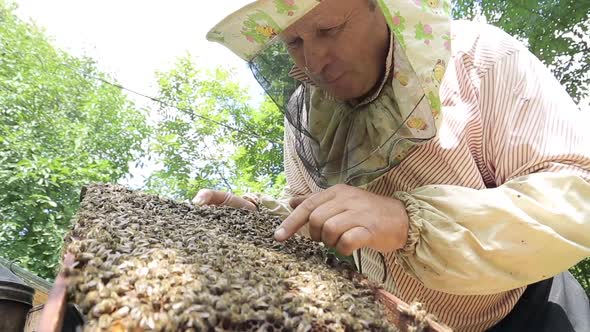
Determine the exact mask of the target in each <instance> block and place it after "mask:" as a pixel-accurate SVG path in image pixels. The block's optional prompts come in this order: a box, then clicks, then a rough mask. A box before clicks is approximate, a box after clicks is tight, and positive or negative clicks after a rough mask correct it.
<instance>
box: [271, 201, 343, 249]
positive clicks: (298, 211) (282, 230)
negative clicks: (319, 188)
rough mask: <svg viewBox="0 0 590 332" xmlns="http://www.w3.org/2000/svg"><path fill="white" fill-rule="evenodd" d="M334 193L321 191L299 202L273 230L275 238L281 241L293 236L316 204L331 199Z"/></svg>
mask: <svg viewBox="0 0 590 332" xmlns="http://www.w3.org/2000/svg"><path fill="white" fill-rule="evenodd" d="M334 195H335V193H334V192H333V191H329V190H326V191H323V192H321V193H317V194H314V195H312V196H310V197H308V198H307V199H306V200H304V201H303V203H301V204H299V205H298V206H297V208H295V210H293V212H291V214H290V215H289V216H288V217H287V219H285V220H284V221H283V223H282V224H281V226H279V228H277V230H276V231H275V240H277V241H279V242H282V241H285V240H287V239H288V238H290V237H291V236H293V234H295V233H297V231H298V230H299V229H300V228H301V227H303V225H305V224H306V223H307V222H308V221H309V215H310V214H311V213H312V212H313V210H315V209H316V208H317V207H318V206H320V205H322V204H324V203H325V202H327V201H329V200H331V199H332V198H333V197H334Z"/></svg>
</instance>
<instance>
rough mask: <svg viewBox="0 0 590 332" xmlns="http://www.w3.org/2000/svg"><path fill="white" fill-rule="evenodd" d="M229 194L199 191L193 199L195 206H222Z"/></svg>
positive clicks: (215, 191) (216, 191)
mask: <svg viewBox="0 0 590 332" xmlns="http://www.w3.org/2000/svg"><path fill="white" fill-rule="evenodd" d="M230 196H231V194H230V193H228V192H225V191H218V190H211V189H201V190H199V192H198V193H197V195H196V196H195V198H194V199H193V203H194V204H196V205H222V204H223V203H224V202H225V201H227V200H229V198H230Z"/></svg>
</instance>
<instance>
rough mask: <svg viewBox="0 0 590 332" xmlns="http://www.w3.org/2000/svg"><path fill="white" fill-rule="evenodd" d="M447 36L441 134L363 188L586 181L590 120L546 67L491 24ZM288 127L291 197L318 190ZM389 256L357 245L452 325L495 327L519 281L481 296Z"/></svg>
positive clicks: (374, 268)
mask: <svg viewBox="0 0 590 332" xmlns="http://www.w3.org/2000/svg"><path fill="white" fill-rule="evenodd" d="M452 35H453V36H452V38H453V39H452V41H453V42H452V57H451V60H450V63H449V64H448V69H447V72H446V74H445V77H444V80H443V82H442V86H441V89H440V95H441V100H442V103H443V123H442V126H441V128H440V130H439V134H438V136H437V138H435V139H433V140H432V141H430V142H428V143H427V144H424V145H421V146H419V147H418V148H416V149H415V150H413V152H412V153H411V154H410V155H409V156H408V157H407V158H406V159H405V160H404V161H403V162H402V163H401V164H400V165H398V166H397V167H395V168H394V169H392V170H391V171H389V172H388V173H387V174H385V175H384V176H382V177H381V178H379V179H377V180H375V181H373V182H372V183H371V184H369V186H368V187H367V190H369V191H371V192H374V193H377V194H380V195H384V196H390V197H394V194H395V193H396V192H412V191H413V190H415V189H418V188H420V187H423V186H430V185H451V186H458V187H462V188H471V189H475V190H483V189H490V188H496V187H499V186H502V185H503V184H505V183H507V182H509V181H511V180H513V179H517V178H518V177H521V176H525V175H527V174H531V173H538V172H557V173H563V174H568V175H572V176H578V177H582V178H583V179H585V180H586V181H588V180H590V137H589V136H588V134H587V133H586V131H585V130H582V126H581V125H580V123H579V122H582V121H584V122H585V123H586V124H587V123H588V122H587V120H583V119H582V118H581V115H579V113H580V112H579V110H577V108H576V106H575V104H574V103H573V102H572V101H571V98H570V97H569V96H568V95H567V94H566V92H565V90H564V89H563V88H562V87H561V86H560V85H559V83H558V82H557V80H556V79H555V78H554V77H553V76H552V75H551V74H550V72H549V71H548V70H547V69H546V68H545V67H543V65H542V64H540V62H539V61H538V60H537V59H536V58H535V57H534V56H533V55H532V54H530V53H529V52H528V51H527V50H526V48H525V47H524V46H522V45H521V44H520V43H519V42H518V41H516V40H515V39H513V38H512V37H510V36H508V35H507V34H505V33H504V32H503V31H501V30H499V29H497V28H494V27H491V26H488V25H484V24H477V23H472V22H461V21H458V22H453V26H452ZM286 126H287V125H286ZM289 131H290V130H289V128H288V127H286V130H285V133H286V134H285V172H286V177H287V183H288V191H287V194H288V196H297V195H305V194H309V193H314V192H319V191H321V188H319V187H318V186H316V185H315V183H314V181H313V180H312V178H311V177H310V176H309V174H307V172H306V170H305V168H304V166H303V165H302V163H301V161H300V160H298V158H297V154H296V152H295V149H294V146H293V144H294V143H293V138H292V137H291V135H290V134H289ZM465 199H469V197H465ZM443 212H444V211H443ZM586 225H587V224H586ZM584 227H587V226H584ZM441 255H443V256H444V253H441ZM385 257H386V269H387V271H384V265H383V262H382V259H381V257H380V256H379V255H378V254H377V253H376V252H375V251H373V250H370V249H362V255H361V259H362V262H361V263H362V264H361V265H362V267H363V273H364V274H366V275H367V276H368V277H369V278H370V279H372V280H375V281H378V282H380V281H381V280H382V279H383V276H384V274H385V273H387V276H388V278H387V280H386V282H385V284H384V287H385V289H387V290H388V291H390V292H392V293H393V294H394V295H396V296H397V297H399V298H400V299H402V300H403V301H406V302H413V301H419V302H421V303H423V304H424V305H425V308H426V309H427V310H428V311H429V312H430V313H432V314H435V315H436V316H437V317H438V318H439V319H440V320H441V321H442V322H444V323H445V324H447V325H449V326H450V327H452V328H453V329H455V330H457V331H482V330H485V329H487V328H489V327H491V326H493V325H494V324H495V323H497V322H498V321H500V320H501V319H502V318H504V317H505V316H506V315H507V314H508V313H509V312H510V311H511V309H512V308H513V307H514V305H515V304H516V302H517V301H518V299H519V298H520V296H521V295H522V294H523V292H524V290H525V286H521V287H516V288H513V289H510V290H506V291H502V292H495V293H492V294H485V295H457V294H451V293H449V292H443V291H438V290H434V289H432V288H428V287H426V286H425V284H424V283H423V282H421V281H420V280H418V279H417V277H416V275H417V274H416V273H408V272H409V270H408V269H407V266H406V267H404V266H403V264H400V260H399V253H390V254H387V255H385ZM566 268H567V267H566ZM441 278H442V277H441ZM490 287H491V285H490Z"/></svg>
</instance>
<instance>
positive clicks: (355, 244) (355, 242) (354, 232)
mask: <svg viewBox="0 0 590 332" xmlns="http://www.w3.org/2000/svg"><path fill="white" fill-rule="evenodd" d="M369 241H371V233H369V231H368V230H367V229H366V228H365V227H355V228H352V229H350V230H348V231H346V232H345V233H344V234H342V235H341V236H340V239H338V243H336V251H338V252H339V253H340V254H341V255H343V256H350V255H352V253H353V252H354V251H355V250H357V249H360V248H364V247H367V246H368V244H369Z"/></svg>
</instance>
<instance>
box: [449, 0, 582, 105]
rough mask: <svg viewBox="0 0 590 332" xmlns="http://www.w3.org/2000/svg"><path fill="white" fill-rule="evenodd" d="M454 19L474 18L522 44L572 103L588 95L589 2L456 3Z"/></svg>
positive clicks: (504, 0)
mask: <svg viewBox="0 0 590 332" xmlns="http://www.w3.org/2000/svg"><path fill="white" fill-rule="evenodd" d="M453 3H454V16H455V17H456V18H465V19H474V18H475V17H478V16H483V17H485V18H486V20H487V22H488V23H490V24H493V25H495V26H498V27H500V28H502V29H503V30H504V31H506V32H507V33H508V34H510V35H513V36H515V37H517V38H518V39H520V40H521V41H523V42H525V44H526V45H527V46H528V48H529V50H530V51H531V52H532V53H533V54H535V55H536V56H537V57H538V58H539V59H540V60H541V61H542V62H543V63H544V64H545V65H547V66H548V67H549V68H550V69H551V70H552V71H553V74H554V75H555V77H557V79H558V80H559V81H560V82H561V84H562V85H563V86H564V87H565V88H566V90H567V91H568V93H569V94H570V95H571V96H572V98H573V99H574V101H575V102H577V103H580V101H582V100H583V99H584V98H586V97H588V96H589V88H590V57H589V56H588V54H590V38H589V34H588V30H589V29H590V1H579V0H493V1H489V0H488V1H483V0H456V1H454V2H453Z"/></svg>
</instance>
